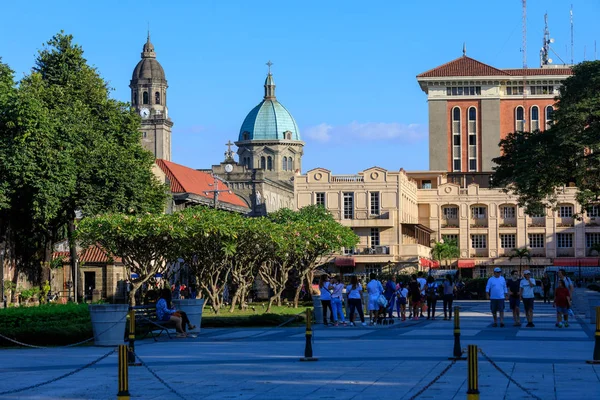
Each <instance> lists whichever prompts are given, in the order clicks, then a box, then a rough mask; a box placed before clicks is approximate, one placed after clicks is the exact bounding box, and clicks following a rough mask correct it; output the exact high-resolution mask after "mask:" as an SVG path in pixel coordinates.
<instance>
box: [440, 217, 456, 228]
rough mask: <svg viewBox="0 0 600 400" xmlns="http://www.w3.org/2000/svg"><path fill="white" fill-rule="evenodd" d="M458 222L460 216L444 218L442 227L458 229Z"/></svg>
mask: <svg viewBox="0 0 600 400" xmlns="http://www.w3.org/2000/svg"><path fill="white" fill-rule="evenodd" d="M458 224H459V222H458V218H448V219H446V218H442V228H447V229H457V228H458Z"/></svg>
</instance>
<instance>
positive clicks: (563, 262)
mask: <svg viewBox="0 0 600 400" xmlns="http://www.w3.org/2000/svg"><path fill="white" fill-rule="evenodd" d="M553 265H555V266H557V267H596V266H600V260H599V259H598V258H555V259H554V263H553Z"/></svg>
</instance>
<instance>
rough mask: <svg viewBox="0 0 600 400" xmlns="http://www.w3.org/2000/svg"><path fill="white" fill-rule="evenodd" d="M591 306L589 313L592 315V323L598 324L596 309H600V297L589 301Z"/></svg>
mask: <svg viewBox="0 0 600 400" xmlns="http://www.w3.org/2000/svg"><path fill="white" fill-rule="evenodd" d="M588 304H589V313H590V323H592V324H595V323H596V307H600V297H599V296H594V297H592V298H590V299H588Z"/></svg>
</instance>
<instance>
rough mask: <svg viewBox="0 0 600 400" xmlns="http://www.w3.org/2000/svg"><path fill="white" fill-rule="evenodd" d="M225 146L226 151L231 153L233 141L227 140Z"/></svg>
mask: <svg viewBox="0 0 600 400" xmlns="http://www.w3.org/2000/svg"><path fill="white" fill-rule="evenodd" d="M225 146H227V153H230V154H231V146H233V143H231V140H228V141H227V143H225Z"/></svg>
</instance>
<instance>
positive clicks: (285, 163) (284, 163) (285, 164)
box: [282, 157, 288, 171]
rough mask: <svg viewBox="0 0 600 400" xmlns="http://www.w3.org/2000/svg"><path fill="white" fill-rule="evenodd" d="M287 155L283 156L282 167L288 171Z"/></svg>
mask: <svg viewBox="0 0 600 400" xmlns="http://www.w3.org/2000/svg"><path fill="white" fill-rule="evenodd" d="M287 167H288V166H287V157H283V165H282V169H283V170H284V171H287Z"/></svg>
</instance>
